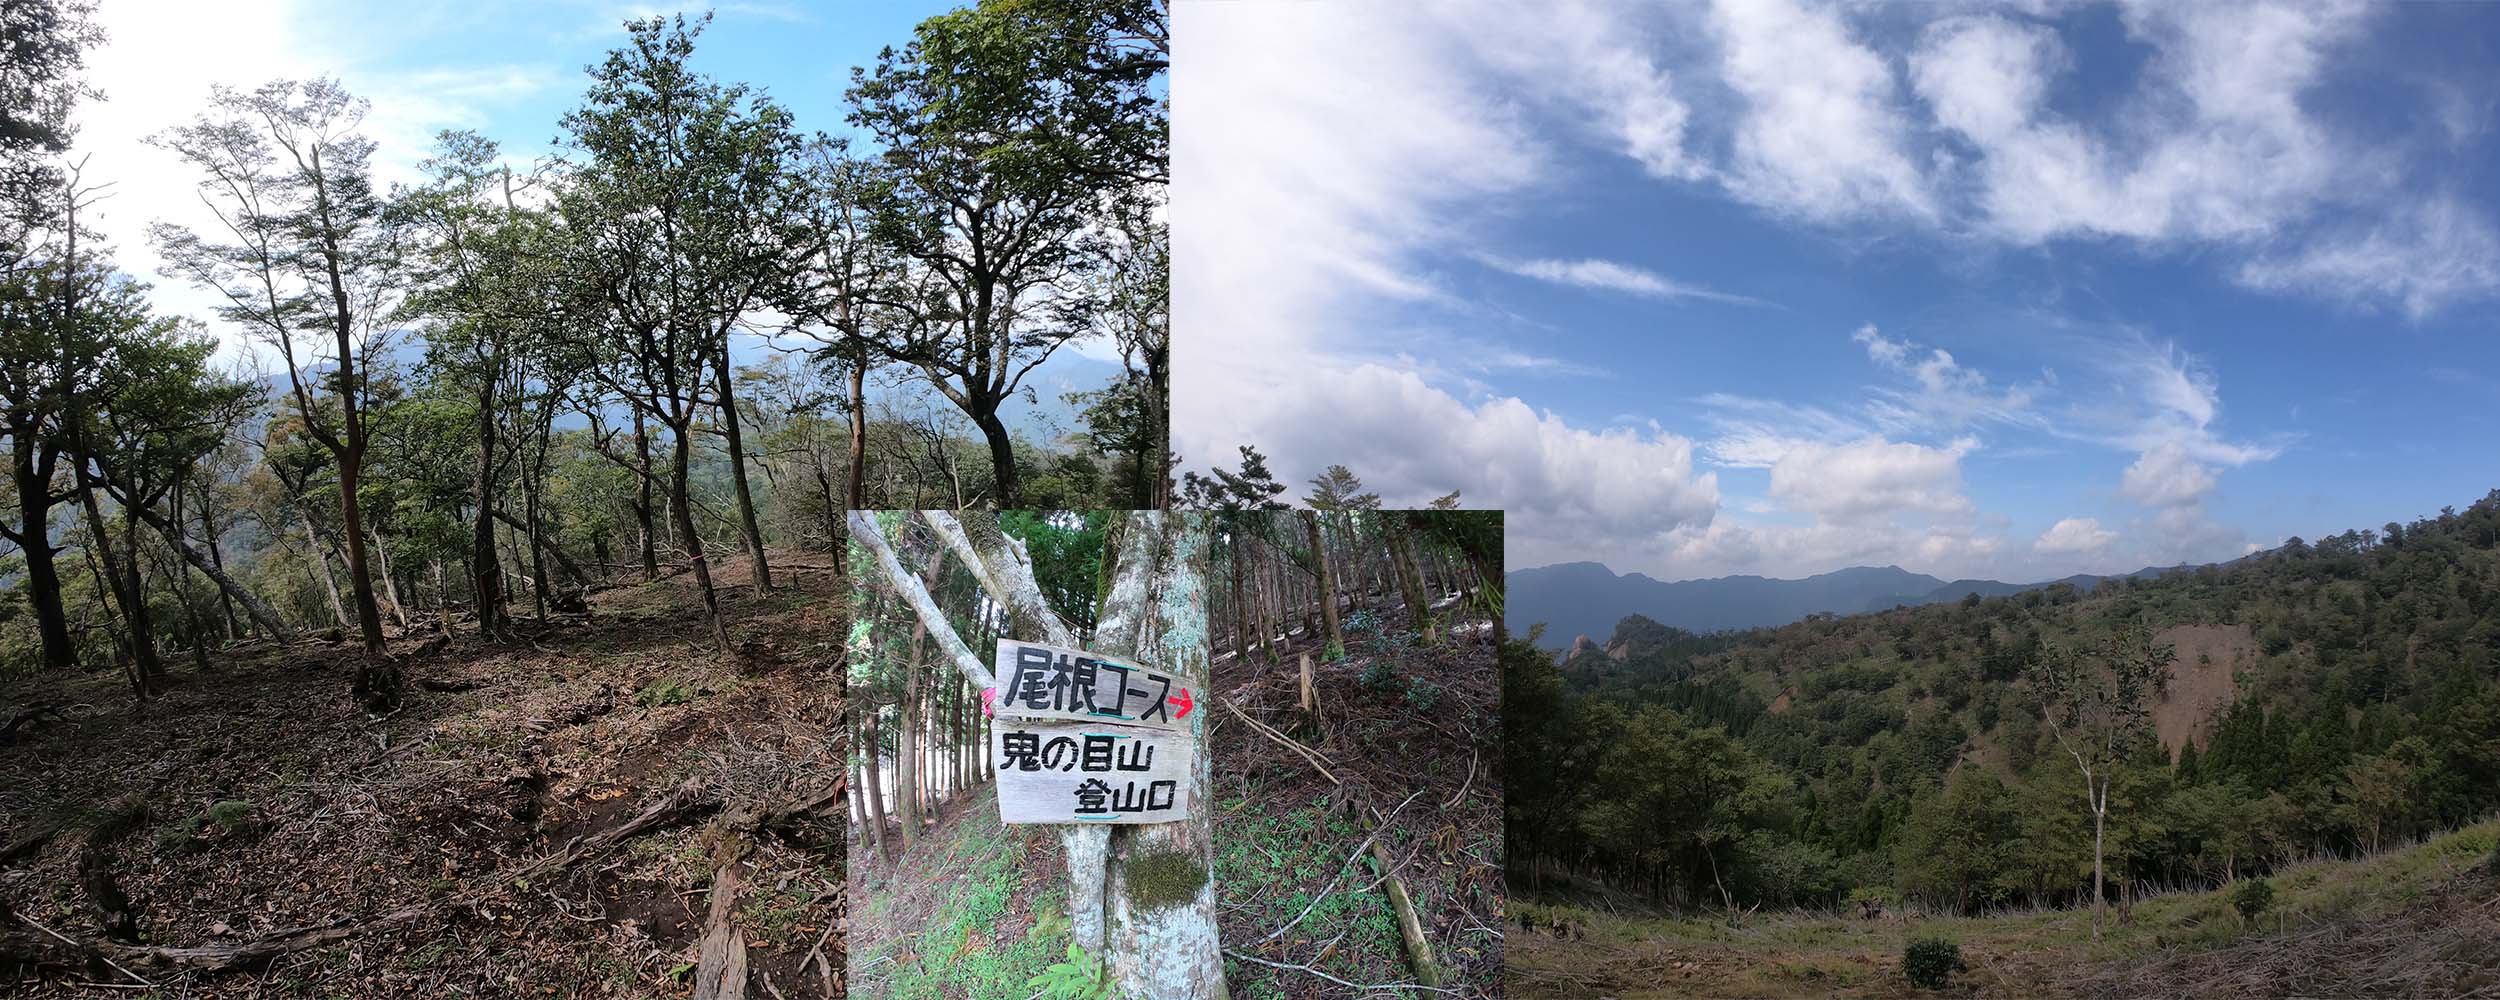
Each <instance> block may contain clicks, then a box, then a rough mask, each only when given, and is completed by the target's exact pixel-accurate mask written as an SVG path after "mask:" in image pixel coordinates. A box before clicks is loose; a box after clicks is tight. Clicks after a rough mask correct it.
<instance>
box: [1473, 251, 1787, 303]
mask: <svg viewBox="0 0 2500 1000" xmlns="http://www.w3.org/2000/svg"><path fill="white" fill-rule="evenodd" d="M1481 259H1482V260H1483V261H1484V263H1485V265H1486V266H1487V267H1491V268H1494V269H1496V270H1501V271H1507V272H1509V273H1511V274H1516V275H1518V276H1520V277H1522V278H1535V279H1536V280H1538V281H1550V282H1553V283H1555V284H1557V285H1570V286H1572V287H1575V288H1595V289H1601V290H1604V291H1612V292H1623V293H1626V294H1630V295H1640V296H1646V297H1648V298H1654V299H1709V300H1712V301H1716V302H1727V303H1733V304H1737V305H1760V304H1762V300H1760V299H1751V298H1746V297H1745V296H1742V295H1730V294H1728V293H1726V292H1721V291H1714V290H1712V289H1709V288H1705V287H1703V286H1701V285H1694V284H1688V283H1685V282H1681V281H1677V280H1675V279H1673V278H1669V277H1666V276H1665V275H1661V274H1659V273H1658V272H1656V271H1651V270H1647V269H1644V268H1639V267H1634V266H1632V265H1630V264H1618V263H1615V262H1614V261H1611V260H1593V259H1590V260H1552V259H1540V260H1511V259H1508V258H1503V257H1494V256H1490V255H1487V256H1485V257H1483V258H1481Z"/></svg>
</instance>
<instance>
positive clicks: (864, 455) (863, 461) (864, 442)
mask: <svg viewBox="0 0 2500 1000" xmlns="http://www.w3.org/2000/svg"><path fill="white" fill-rule="evenodd" d="M867 383H868V362H867V360H866V359H865V358H854V359H852V360H851V408H850V409H851V477H850V481H849V483H847V484H846V485H847V488H848V492H847V494H846V495H847V496H848V497H849V498H850V500H849V502H850V507H851V509H852V510H858V509H860V508H863V507H866V506H867V505H868V392H867ZM836 534H841V532H836Z"/></svg>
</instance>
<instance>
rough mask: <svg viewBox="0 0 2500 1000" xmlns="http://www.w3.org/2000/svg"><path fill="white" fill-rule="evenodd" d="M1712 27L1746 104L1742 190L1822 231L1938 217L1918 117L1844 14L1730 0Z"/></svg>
mask: <svg viewBox="0 0 2500 1000" xmlns="http://www.w3.org/2000/svg"><path fill="white" fill-rule="evenodd" d="M1710 22H1711V27H1712V29H1713V31H1714V33H1715V34H1716V36H1717V38H1718V39H1719V42H1720V70H1721V73H1722V75H1723V77H1724V82H1725V83H1726V84H1727V85H1728V86H1730V87H1732V88H1734V89H1735V91H1736V92H1737V94H1738V95H1740V96H1741V97H1742V98H1743V99H1744V102H1745V111H1744V113H1743V115H1742V117H1741V119H1740V120H1739V121H1738V123H1737V125H1736V136H1735V158H1734V162H1733V164H1732V165H1731V169H1730V171H1729V172H1728V176H1727V185H1728V188H1729V190H1730V191H1731V192H1732V193H1734V194H1735V195H1736V196H1737V197H1739V198H1741V199H1744V200H1746V201H1749V202H1752V203H1754V204H1757V205H1761V206H1764V207H1766V208H1769V209H1772V210H1774V211H1778V212H1783V213H1790V214H1795V215H1799V216H1802V217H1804V218H1807V219H1810V220H1814V221H1818V222H1831V221H1837V220H1842V219H1848V218H1852V217H1858V216H1880V215H1908V216H1912V217H1916V218H1922V219H1932V218H1934V217H1935V215H1936V213H1937V208H1936V205H1935V203H1934V201H1933V200H1932V198H1931V197H1930V195H1929V193H1928V191H1927V189H1926V187H1925V185H1924V184H1923V183H1922V182H1921V180H1920V170H1919V168H1918V166H1917V165H1916V164H1915V163H1914V161H1913V160H1912V159H1911V156H1910V154H1909V152H1908V150H1907V149H1906V148H1905V140H1906V138H1907V133H1908V131H1909V119H1908V117H1907V116H1906V115H1905V114H1904V113H1903V112H1902V110H1901V108H1900V107H1899V106H1898V105H1897V103H1896V101H1895V100H1894V97H1895V92H1896V91H1897V90H1898V89H1899V88H1898V87H1897V85H1896V84H1895V82H1894V80H1893V76H1892V67H1891V65H1890V64H1889V63H1887V62H1886V61H1885V60H1884V58H1883V57H1882V56H1880V55H1878V54H1876V53H1875V52H1874V51H1873V50H1871V49H1869V48H1867V47H1866V46H1864V45H1861V44H1859V43H1858V41H1857V39H1856V38H1854V37H1853V36H1852V34H1851V32H1850V30H1849V25H1848V23H1847V22H1846V21H1845V20H1843V18H1842V16H1841V13H1840V11H1839V10H1838V9H1837V8H1831V7H1819V6H1818V7H1811V8H1810V7H1808V6H1807V5H1805V4H1803V3H1798V2H1793V0H1721V2H1719V3H1717V4H1714V5H1713V6H1712V8H1711V17H1710Z"/></svg>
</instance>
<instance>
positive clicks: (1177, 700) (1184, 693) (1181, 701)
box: [1163, 688, 1197, 719]
mask: <svg viewBox="0 0 2500 1000" xmlns="http://www.w3.org/2000/svg"><path fill="white" fill-rule="evenodd" d="M1163 700H1165V701H1168V702H1171V703H1172V704H1175V705H1179V706H1180V707H1181V710H1180V711H1178V712H1174V713H1172V717H1173V718H1175V719H1178V718H1183V717H1185V716H1187V715H1188V714H1189V707H1190V706H1191V705H1195V704H1197V702H1194V701H1191V700H1189V689H1188V688H1182V689H1181V693H1179V694H1177V695H1173V696H1172V697H1169V698H1165V699H1163Z"/></svg>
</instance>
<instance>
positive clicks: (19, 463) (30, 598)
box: [9, 432, 78, 668]
mask: <svg viewBox="0 0 2500 1000" xmlns="http://www.w3.org/2000/svg"><path fill="white" fill-rule="evenodd" d="M11 438H12V440H11V441H10V442H9V444H10V447H11V449H12V452H13V463H12V468H11V471H12V473H13V474H14V478H15V479H16V481H17V524H18V528H17V533H16V535H14V536H13V537H12V538H11V539H10V540H11V541H14V542H16V543H17V546H18V551H19V552H21V553H23V554H24V556H25V559H26V601H27V603H28V604H29V605H31V606H33V608H34V611H35V632H36V634H37V635H38V636H40V637H41V638H42V642H43V665H44V666H45V667H46V668H63V667H72V666H76V665H77V664H78V646H77V644H76V643H74V642H72V641H71V639H70V635H69V614H68V612H67V611H65V610H64V609H63V608H62V606H61V570H60V567H59V565H58V564H57V563H56V562H55V561H54V560H53V556H55V555H56V554H58V553H59V551H60V550H58V549H55V548H53V547H52V471H51V470H52V465H53V461H52V459H51V456H50V455H48V454H43V453H44V452H47V451H49V449H48V448H46V447H45V446H44V445H42V444H41V443H39V442H38V441H36V440H35V438H34V437H33V436H32V435H29V434H25V433H23V432H20V433H15V434H12V435H11Z"/></svg>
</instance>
